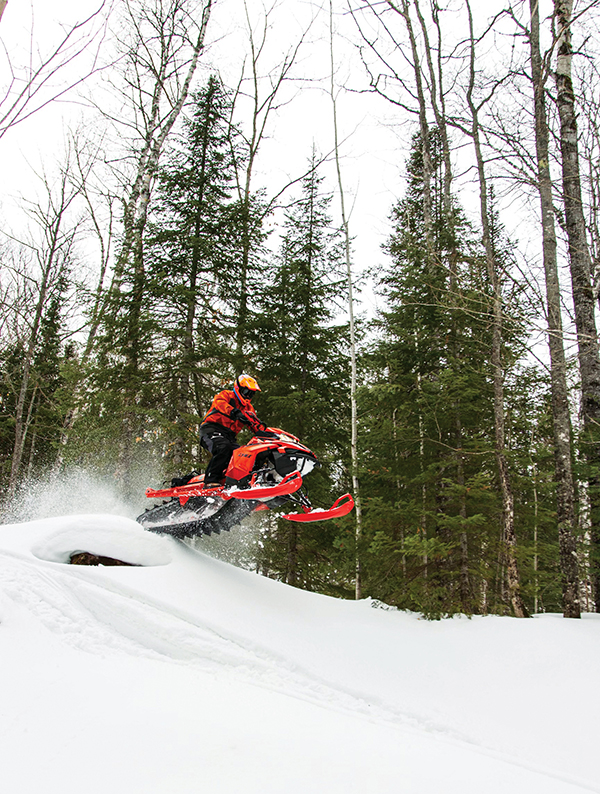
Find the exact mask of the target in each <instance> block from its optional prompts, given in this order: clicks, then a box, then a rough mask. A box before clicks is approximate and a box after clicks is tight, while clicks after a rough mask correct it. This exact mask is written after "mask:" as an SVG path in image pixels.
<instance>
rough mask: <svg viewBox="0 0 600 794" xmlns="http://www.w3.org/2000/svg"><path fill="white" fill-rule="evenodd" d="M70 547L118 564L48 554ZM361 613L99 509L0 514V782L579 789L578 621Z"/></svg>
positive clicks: (90, 788)
mask: <svg viewBox="0 0 600 794" xmlns="http://www.w3.org/2000/svg"><path fill="white" fill-rule="evenodd" d="M207 542H210V541H207ZM75 551H89V552H92V553H95V554H100V555H105V556H116V557H119V558H120V559H124V560H126V561H127V562H131V563H133V564H134V565H135V566H137V567H114V568H108V567H106V568H105V567H94V568H92V567H90V568H85V567H80V566H71V565H67V564H65V563H66V562H68V559H69V557H70V555H71V554H72V553H73V552H75ZM372 606H373V604H372V603H371V602H369V601H368V600H366V601H361V602H348V601H338V600H335V599H332V598H328V597H325V596H321V595H317V594H314V593H306V592H302V591H299V590H296V589H294V588H291V587H287V586H286V585H283V584H280V583H278V582H274V581H271V580H268V579H264V578H263V577H260V576H258V575H256V574H254V573H251V572H249V571H244V570H240V569H237V568H234V567H232V566H230V565H227V564H226V563H223V562H221V561H219V560H216V559H214V558H211V557H208V556H206V555H204V554H202V553H200V552H198V551H195V550H194V549H191V548H190V547H188V546H185V545H184V544H182V543H180V542H178V541H175V540H173V539H171V538H160V537H155V536H153V535H151V534H150V533H145V532H144V531H143V530H141V528H140V527H139V526H138V525H136V524H135V522H133V521H130V520H128V519H122V518H118V517H115V516H112V515H105V516H102V515H95V516H69V517H68V518H53V519H47V520H38V521H34V522H30V523H25V524H14V525H10V526H3V527H0V674H1V675H2V681H3V683H4V687H3V690H4V694H3V696H2V706H1V707H0V734H1V738H0V747H1V748H2V751H1V752H2V760H1V762H0V786H1V787H2V790H3V791H6V792H10V794H13V792H14V793H15V794H33V792H35V793H36V794H38V792H39V791H44V792H45V794H75V792H77V793H79V792H80V791H82V790H85V791H86V794H100V792H102V794H105V792H106V791H112V792H117V794H121V793H122V794H159V793H160V794H166V792H169V794H170V792H177V794H188V792H189V794H192V792H193V793H194V794H197V792H198V791H204V792H218V793H219V794H229V792H231V793H232V794H233V792H240V791H243V792H245V793H246V792H249V793H250V794H253V793H254V792H257V793H258V792H261V794H265V793H266V794H280V792H282V791H286V793H287V792H292V793H294V794H295V792H298V794H299V793H300V792H302V794H305V792H307V791H313V792H327V794H337V793H338V792H339V793H340V794H341V792H344V794H347V792H361V794H364V792H369V793H370V792H373V793H374V794H387V793H388V792H389V793H390V794H391V793H392V792H394V794H397V793H398V792H403V794H404V792H408V793H409V794H413V793H414V794H417V793H418V794H429V792H431V793H432V794H433V792H435V794H439V792H441V791H443V792H444V793H445V794H446V793H449V794H453V793H454V792H461V794H465V792H466V793H467V794H470V792H473V794H475V793H477V794H481V793H482V792H485V794H496V792H498V794H500V792H502V794H505V792H506V791H507V790H509V791H511V794H537V792H539V793H540V794H542V792H543V794H568V793H571V792H582V791H596V792H600V783H599V781H600V761H599V760H598V754H597V752H596V744H597V742H596V735H597V729H596V726H595V720H596V716H595V715H596V714H597V713H598V711H599V709H600V693H599V690H598V686H597V681H598V680H599V674H600V621H599V619H598V618H597V616H595V615H586V616H585V618H584V619H583V620H581V621H567V620H563V619H561V618H560V617H559V616H553V615H545V616H541V617H537V618H535V619H532V620H522V621H518V620H515V619H511V618H498V617H490V618H474V619H472V620H468V619H465V618H456V619H453V620H446V621H441V622H436V623H430V622H427V621H424V620H420V619H419V618H418V617H417V616H415V615H411V614H407V613H402V612H399V611H396V610H383V609H373V608H372Z"/></svg>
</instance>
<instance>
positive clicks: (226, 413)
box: [202, 389, 262, 434]
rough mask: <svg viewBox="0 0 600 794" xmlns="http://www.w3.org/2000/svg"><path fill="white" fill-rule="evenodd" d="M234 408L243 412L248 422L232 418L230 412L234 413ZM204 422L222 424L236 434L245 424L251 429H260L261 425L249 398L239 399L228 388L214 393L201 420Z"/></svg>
mask: <svg viewBox="0 0 600 794" xmlns="http://www.w3.org/2000/svg"><path fill="white" fill-rule="evenodd" d="M236 409H237V411H241V412H242V413H243V414H244V416H245V417H246V418H247V419H248V422H240V420H239V419H234V418H233V417H232V416H231V414H232V412H233V413H236ZM206 422H210V424H215V425H223V427H226V428H227V429H228V430H232V431H233V432H234V433H236V434H237V433H239V432H240V430H241V429H242V428H243V427H245V426H246V425H247V424H248V425H250V427H251V428H252V429H253V430H260V429H261V427H262V422H261V421H260V419H259V418H258V416H257V415H256V413H255V411H254V408H253V407H252V403H251V402H250V400H244V399H242V400H239V399H238V398H237V397H236V395H235V392H233V391H230V390H229V389H225V390H224V391H220V392H219V393H218V394H217V395H215V397H214V398H213V401H212V404H211V406H210V408H209V410H208V412H207V414H206V416H205V417H204V419H203V420H202V424H205V423H206Z"/></svg>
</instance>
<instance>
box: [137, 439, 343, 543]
mask: <svg viewBox="0 0 600 794" xmlns="http://www.w3.org/2000/svg"><path fill="white" fill-rule="evenodd" d="M267 430H268V431H270V434H271V437H269V438H261V437H260V435H257V436H254V437H253V438H251V439H250V441H249V442H248V443H247V444H246V445H245V446H243V447H239V449H236V450H234V452H233V455H232V458H231V461H230V463H229V466H228V468H227V472H226V474H225V484H224V485H223V486H221V488H218V489H215V488H210V489H207V490H205V489H204V475H203V474H196V473H195V472H194V473H192V474H191V475H188V476H186V477H182V478H175V479H174V480H172V481H171V487H170V488H162V489H158V490H154V489H152V488H148V489H147V490H146V496H147V497H148V498H149V499H156V498H162V497H170V499H169V500H168V501H165V502H163V503H162V504H160V505H155V506H154V507H152V508H150V509H149V510H146V512H145V513H143V514H142V515H141V516H138V518H137V519H136V520H137V521H138V522H139V523H140V524H141V525H142V526H143V527H144V529H148V530H150V531H151V532H158V533H161V534H168V535H173V536H175V537H176V538H184V537H195V536H199V535H200V536H201V535H210V534H211V533H212V532H215V533H219V532H222V531H223V530H229V529H231V528H232V527H233V526H235V525H237V524H239V523H240V522H241V521H243V519H244V518H246V516H248V515H250V513H252V512H253V511H254V510H268V509H270V508H274V507H280V506H281V505H284V504H291V505H294V506H297V507H299V508H300V512H297V513H287V514H285V515H284V516H283V518H287V519H288V520H289V521H325V520H327V519H330V518H339V517H340V516H345V515H347V514H348V513H349V512H350V511H351V510H352V508H353V507H354V500H353V499H352V496H351V495H350V494H344V495H343V496H340V498H339V499H338V500H337V501H336V502H335V503H334V504H333V506H332V507H330V508H329V510H323V509H321V508H313V506H312V505H311V503H310V500H309V499H308V496H307V494H306V490H305V488H304V487H303V478H304V477H305V476H306V475H307V474H308V473H309V472H310V471H312V469H313V468H314V467H315V466H318V465H319V462H318V461H317V458H316V457H315V455H314V454H313V453H312V452H311V451H310V449H308V447H305V446H304V444H301V443H300V441H299V440H298V439H297V438H296V437H295V436H293V435H292V434H291V433H286V432H285V431H284V430H280V429H279V428H276V427H269V428H267Z"/></svg>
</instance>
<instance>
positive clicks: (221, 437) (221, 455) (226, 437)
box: [200, 422, 240, 484]
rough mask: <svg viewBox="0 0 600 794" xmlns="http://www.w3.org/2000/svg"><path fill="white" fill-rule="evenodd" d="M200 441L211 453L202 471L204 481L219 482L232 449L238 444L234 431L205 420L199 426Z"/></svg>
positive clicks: (225, 469)
mask: <svg viewBox="0 0 600 794" xmlns="http://www.w3.org/2000/svg"><path fill="white" fill-rule="evenodd" d="M200 443H201V444H202V446H203V447H204V449H207V450H208V451H209V452H210V454H211V455H212V458H211V459H210V461H209V462H208V466H207V467H206V471H205V472H204V482H205V484H208V483H217V482H218V483H220V482H221V480H222V479H223V477H224V476H225V472H226V471H227V467H228V466H229V461H230V460H231V456H232V455H233V450H234V449H238V448H239V446H240V445H239V444H238V443H237V441H236V440H235V433H233V432H232V431H231V430H228V429H227V428H226V427H222V426H221V425H217V424H211V423H210V422H207V423H206V424H204V425H201V427H200Z"/></svg>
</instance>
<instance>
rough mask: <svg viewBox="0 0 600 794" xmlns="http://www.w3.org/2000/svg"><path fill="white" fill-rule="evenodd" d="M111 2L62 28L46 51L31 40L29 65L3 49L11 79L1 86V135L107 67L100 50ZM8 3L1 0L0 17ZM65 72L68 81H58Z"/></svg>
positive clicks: (105, 0)
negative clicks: (58, 35) (54, 42)
mask: <svg viewBox="0 0 600 794" xmlns="http://www.w3.org/2000/svg"><path fill="white" fill-rule="evenodd" d="M112 5H113V2H112V0H99V5H98V8H97V9H96V10H95V11H93V12H92V13H91V14H90V15H89V16H87V17H86V18H85V19H83V20H82V21H81V22H76V23H74V24H72V25H68V26H67V27H65V28H63V30H62V33H61V37H60V40H59V41H58V43H57V44H55V45H53V47H52V48H51V49H50V51H49V52H47V53H44V54H41V53H39V52H38V51H37V50H36V49H35V45H34V42H33V41H32V43H31V48H30V52H29V56H28V58H27V63H26V65H23V66H19V65H17V64H15V63H14V62H13V58H11V56H10V54H9V50H8V49H7V48H6V47H5V48H4V56H5V59H6V72H7V75H8V78H7V83H6V84H5V85H4V86H3V87H2V88H1V89H0V138H2V137H3V136H4V135H5V134H6V133H7V132H8V131H9V130H10V129H11V128H13V127H15V126H17V125H18V124H21V123H23V122H24V121H26V120H27V119H28V118H30V117H31V116H32V115H33V114H34V113H37V112H39V111H40V110H41V109H42V108H44V107H46V106H47V105H49V104H50V103H51V102H55V101H56V100H58V99H61V98H63V97H65V96H66V95H67V94H68V93H69V92H70V91H72V90H73V89H74V88H76V87H77V86H81V85H82V84H83V83H84V82H85V81H86V80H87V79H88V78H89V77H90V76H91V75H93V74H94V73H95V72H97V71H98V70H100V69H102V68H106V67H107V64H101V62H100V50H101V47H102V45H103V44H104V40H105V37H106V30H107V20H108V16H109V13H110V11H111V8H112ZM5 6H6V2H5V0H2V2H1V3H0V17H1V16H2V12H3V11H4V8H5ZM32 26H33V23H32ZM73 72H74V74H73ZM62 75H66V82H63V83H61V82H60V81H59V80H58V78H60V77H61V76H62Z"/></svg>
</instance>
